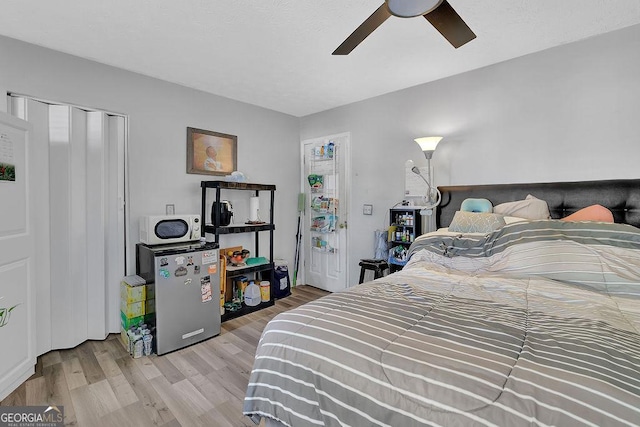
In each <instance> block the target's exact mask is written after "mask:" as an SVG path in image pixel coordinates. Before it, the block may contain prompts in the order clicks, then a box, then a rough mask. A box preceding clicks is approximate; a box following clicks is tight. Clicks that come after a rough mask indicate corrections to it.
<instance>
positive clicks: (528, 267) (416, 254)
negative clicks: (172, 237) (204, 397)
mask: <svg viewBox="0 0 640 427" xmlns="http://www.w3.org/2000/svg"><path fill="white" fill-rule="evenodd" d="M412 252H413V256H412V258H411V260H410V262H409V263H408V264H407V266H406V267H405V268H404V269H403V270H402V271H401V272H398V273H395V274H392V275H390V276H387V277H384V278H382V279H378V280H376V281H373V282H369V283H365V284H362V285H358V286H356V287H354V288H352V289H351V290H349V291H347V292H341V293H335V294H332V295H329V296H326V297H324V298H321V299H319V300H317V301H314V302H312V303H309V304H306V305H304V306H301V307H299V308H297V309H294V310H291V311H289V312H286V313H283V314H280V315H278V316H277V317H276V318H274V319H273V320H272V321H271V322H270V323H269V324H268V325H267V327H266V328H265V330H264V333H263V336H262V338H261V342H260V345H259V348H258V350H257V354H256V360H255V365H254V369H253V371H252V373H251V378H250V381H249V387H248V389H247V395H246V398H245V403H244V413H245V414H247V415H250V416H252V417H253V418H254V419H258V418H259V417H266V418H269V419H273V420H277V421H279V422H281V423H282V424H284V425H288V426H293V427H298V426H319V425H327V426H338V425H349V426H399V427H404V426H422V425H426V426H456V425H460V426H473V425H487V426H494V425H498V426H521V425H557V426H573V425H591V426H615V425H640V333H639V331H640V292H639V291H638V289H637V288H638V287H640V230H638V229H635V228H633V227H630V226H623V225H615V224H598V223H562V222H560V221H541V222H530V223H515V224H511V225H508V226H505V227H504V228H503V229H501V230H498V231H496V232H494V233H492V234H490V235H488V236H480V237H465V236H433V237H427V238H423V239H419V240H418V241H417V242H416V244H415V245H414V247H413V250H412Z"/></svg>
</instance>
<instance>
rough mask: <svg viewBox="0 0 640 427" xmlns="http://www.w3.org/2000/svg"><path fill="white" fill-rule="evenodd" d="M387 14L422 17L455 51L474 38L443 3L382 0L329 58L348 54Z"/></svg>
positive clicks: (430, 0)
mask: <svg viewBox="0 0 640 427" xmlns="http://www.w3.org/2000/svg"><path fill="white" fill-rule="evenodd" d="M391 15H393V16H397V17H399V18H413V17H416V16H420V15H422V16H424V17H425V19H426V20H427V21H429V22H430V23H431V25H433V26H434V27H435V28H436V30H438V31H439V32H440V34H442V35H443V36H444V38H445V39H447V40H448V41H449V43H451V44H452V45H453V47H455V48H456V49H457V48H459V47H460V46H462V45H463V44H465V43H468V42H470V41H471V40H473V39H475V38H476V35H475V34H474V33H473V31H471V29H470V28H469V27H468V26H467V24H466V23H465V22H464V21H463V20H462V18H460V15H458V14H457V13H456V11H455V10H453V8H452V7H451V5H450V4H449V2H447V0H385V2H384V3H383V4H382V6H380V7H379V8H378V9H377V10H376V11H375V12H373V14H372V15H371V16H370V17H368V18H367V19H366V20H365V21H364V22H363V23H362V24H360V26H359V27H358V28H356V30H355V31H354V32H353V33H351V35H350V36H349V37H347V39H346V40H345V41H344V42H342V44H341V45H340V46H338V48H337V49H336V50H335V51H334V52H333V55H348V54H349V53H350V52H351V51H352V50H353V49H355V48H356V46H358V45H359V44H360V43H362V41H363V40H364V39H365V38H367V36H369V34H371V33H372V32H373V31H374V30H375V29H376V28H378V27H379V26H380V25H382V23H383V22H384V21H386V20H387V18H389V17H390V16H391Z"/></svg>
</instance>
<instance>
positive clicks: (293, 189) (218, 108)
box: [0, 37, 299, 271]
mask: <svg viewBox="0 0 640 427" xmlns="http://www.w3.org/2000/svg"><path fill="white" fill-rule="evenodd" d="M0 58H3V60H2V65H1V67H0V89H4V90H6V91H11V92H15V93H20V94H26V95H30V96H35V97H39V98H43V99H47V100H53V101H58V102H66V103H70V104H76V105H80V106H86V107H94V108H98V109H103V110H106V111H111V112H116V113H122V114H127V115H128V116H129V119H130V120H129V171H130V179H129V188H130V194H129V195H130V197H129V201H128V209H129V212H130V215H131V223H130V224H128V227H129V228H130V230H131V237H132V244H131V245H130V246H129V248H128V251H129V254H128V260H129V263H130V264H129V267H130V271H133V270H135V262H134V247H133V244H135V242H136V241H137V233H138V225H137V224H138V218H139V216H140V215H144V214H162V213H164V212H165V204H167V203H173V204H175V207H176V213H199V212H200V181H201V180H206V179H214V178H215V177H211V176H205V175H187V174H186V172H185V171H186V141H185V140H186V128H187V127H188V126H190V127H196V128H200V129H208V130H213V131H217V132H222V133H228V134H233V135H237V136H238V169H239V170H241V171H243V172H245V173H246V174H247V176H248V177H249V180H250V181H251V182H260V183H267V184H275V185H276V186H277V191H276V209H275V222H276V231H275V255H276V256H277V257H283V258H285V259H288V260H289V264H290V265H291V261H292V259H293V252H294V249H295V238H294V236H295V234H296V216H297V194H298V188H299V183H298V177H299V165H298V161H299V160H298V159H299V152H298V144H299V131H298V119H297V118H296V117H293V116H289V115H286V114H282V113H278V112H275V111H271V110H267V109H264V108H260V107H256V106H253V105H249V104H245V103H241V102H237V101H233V100H230V99H227V98H223V97H219V96H215V95H210V94H207V93H204V92H201V91H197V90H193V89H189V88H186V87H183V86H179V85H176V84H171V83H167V82H163V81H161V80H157V79H153V78H149V77H146V76H142V75H140V74H135V73H131V72H128V71H124V70H121V69H117V68H114V67H110V66H106V65H102V64H98V63H95V62H92V61H88V60H84V59H80V58H77V57H74V56H71V55H66V54H63V53H60V52H56V51H52V50H49V49H44V48H41V47H38V46H34V45H31V44H27V43H23V42H20V41H17V40H13V39H9V38H6V37H0ZM185 66H187V65H185ZM3 102H4V101H3ZM2 108H3V109H5V108H6V106H5V105H3V106H2ZM245 195H246V196H248V194H245ZM229 196H230V197H229V198H232V199H233V198H234V197H235V198H237V197H240V199H239V201H238V203H237V205H238V208H239V210H240V212H238V217H239V219H241V220H242V221H244V220H245V219H246V218H245V217H246V216H248V213H246V212H243V211H242V209H243V208H244V205H243V200H242V197H241V196H239V195H238V194H229ZM246 204H247V209H248V201H247V202H246ZM265 212H266V210H265ZM230 241H231V242H239V243H245V244H246V245H249V246H250V249H251V248H252V246H253V245H252V242H253V240H252V239H250V238H248V237H247V236H244V238H243V237H236V238H235V239H231V240H230ZM267 243H268V234H266V233H265V234H264V237H261V246H262V247H263V250H262V251H261V252H262V253H261V255H265V254H266V253H267V251H266V249H264V248H266V247H267Z"/></svg>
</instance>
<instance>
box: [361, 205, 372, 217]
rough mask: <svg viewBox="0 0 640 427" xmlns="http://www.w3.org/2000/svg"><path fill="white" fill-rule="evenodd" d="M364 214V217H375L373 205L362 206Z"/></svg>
mask: <svg viewBox="0 0 640 427" xmlns="http://www.w3.org/2000/svg"><path fill="white" fill-rule="evenodd" d="M362 214H363V215H373V205H363V206H362Z"/></svg>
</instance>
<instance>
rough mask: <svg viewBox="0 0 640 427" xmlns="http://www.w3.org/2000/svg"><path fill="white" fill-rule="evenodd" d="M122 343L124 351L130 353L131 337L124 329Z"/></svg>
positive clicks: (121, 335) (121, 329)
mask: <svg viewBox="0 0 640 427" xmlns="http://www.w3.org/2000/svg"><path fill="white" fill-rule="evenodd" d="M120 342H121V343H122V345H123V346H124V349H125V350H127V351H129V336H128V335H127V331H125V330H124V329H123V328H122V327H120Z"/></svg>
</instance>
